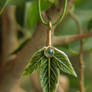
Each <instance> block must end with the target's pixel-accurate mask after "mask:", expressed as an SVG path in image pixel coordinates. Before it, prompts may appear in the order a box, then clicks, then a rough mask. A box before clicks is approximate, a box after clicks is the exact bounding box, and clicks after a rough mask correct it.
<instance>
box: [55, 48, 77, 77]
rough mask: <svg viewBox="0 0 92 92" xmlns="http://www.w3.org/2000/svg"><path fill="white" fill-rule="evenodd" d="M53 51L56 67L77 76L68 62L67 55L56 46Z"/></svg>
mask: <svg viewBox="0 0 92 92" xmlns="http://www.w3.org/2000/svg"><path fill="white" fill-rule="evenodd" d="M54 51H55V54H54V56H53V57H54V59H55V60H56V62H57V65H58V68H59V69H60V70H61V71H63V72H66V73H69V74H71V75H74V76H77V75H76V73H75V71H74V69H73V67H72V64H71V63H70V60H69V59H68V56H67V55H66V54H65V53H64V52H62V51H60V50H58V49H56V48H55V50H54Z"/></svg>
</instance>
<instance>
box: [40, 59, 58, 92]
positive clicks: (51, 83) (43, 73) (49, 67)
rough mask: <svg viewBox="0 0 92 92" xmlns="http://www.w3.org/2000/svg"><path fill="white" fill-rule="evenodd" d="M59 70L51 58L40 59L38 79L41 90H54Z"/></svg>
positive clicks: (49, 91)
mask: <svg viewBox="0 0 92 92" xmlns="http://www.w3.org/2000/svg"><path fill="white" fill-rule="evenodd" d="M58 77H59V70H58V68H57V66H56V64H55V62H54V59H53V58H48V59H47V58H46V59H45V60H43V61H41V68H40V80H41V86H42V88H43V92H56V88H57V84H58Z"/></svg>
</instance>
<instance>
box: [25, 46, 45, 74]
mask: <svg viewBox="0 0 92 92" xmlns="http://www.w3.org/2000/svg"><path fill="white" fill-rule="evenodd" d="M43 53H44V48H42V49H40V50H39V51H37V52H36V53H35V54H34V55H33V56H32V58H31V60H30V63H29V65H28V66H27V68H26V69H25V71H24V74H23V75H28V74H31V73H32V72H33V71H34V70H37V69H38V68H39V67H40V64H41V60H42V59H43Z"/></svg>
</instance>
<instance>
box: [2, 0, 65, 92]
mask: <svg viewBox="0 0 92 92" xmlns="http://www.w3.org/2000/svg"><path fill="white" fill-rule="evenodd" d="M62 2H63V0H60V3H59V7H58V8H59V9H60V10H61V9H62V7H63V6H62V7H61V4H62ZM53 8H54V9H53ZM58 13H60V11H57V8H55V6H54V7H52V8H51V9H49V12H48V14H50V16H53V17H54V18H52V21H53V20H55V16H56V15H57V14H58ZM47 30H48V28H47V26H45V25H43V24H41V23H39V24H38V26H37V28H36V30H35V33H34V34H33V36H32V38H31V39H30V41H29V42H28V43H27V45H26V46H25V47H24V48H23V49H22V50H21V51H20V52H19V53H18V54H17V55H16V57H15V59H13V60H11V61H9V62H8V63H7V64H6V65H5V66H4V67H3V71H2V76H1V77H2V80H1V82H0V91H1V92H11V91H10V90H11V88H12V87H13V86H14V84H16V82H17V80H18V79H19V78H20V77H21V75H22V73H23V71H24V68H25V66H26V65H27V64H28V61H29V59H30V58H31V56H32V55H33V53H34V52H36V51H37V50H38V49H40V48H42V47H43V46H45V43H46V37H47V34H46V33H47Z"/></svg>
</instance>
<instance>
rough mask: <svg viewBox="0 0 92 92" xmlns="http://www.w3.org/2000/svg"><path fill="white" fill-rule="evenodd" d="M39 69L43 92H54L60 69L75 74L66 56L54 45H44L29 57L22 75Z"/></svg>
mask: <svg viewBox="0 0 92 92" xmlns="http://www.w3.org/2000/svg"><path fill="white" fill-rule="evenodd" d="M37 69H40V80H41V86H42V88H43V92H56V89H57V84H58V79H59V75H60V71H62V72H66V73H68V74H71V75H74V76H77V75H76V73H75V71H74V69H73V67H72V64H71V63H70V60H69V59H68V56H67V55H66V54H65V53H64V52H62V51H60V50H58V49H57V48H55V47H44V48H42V49H40V50H38V51H37V52H36V53H35V54H34V55H33V56H32V58H31V60H30V63H29V65H28V67H27V68H26V69H25V71H24V75H27V74H31V73H32V72H33V71H34V70H37Z"/></svg>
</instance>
